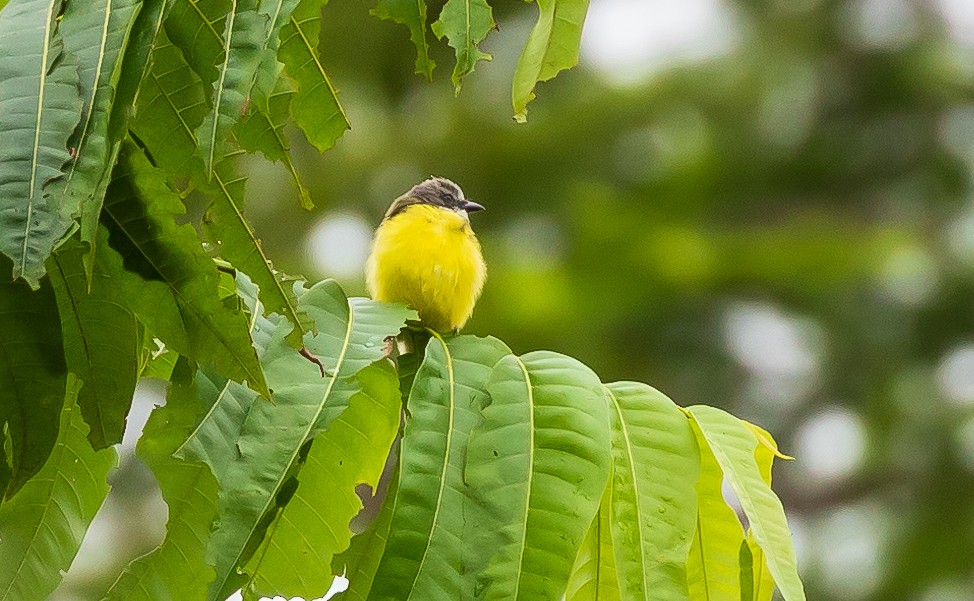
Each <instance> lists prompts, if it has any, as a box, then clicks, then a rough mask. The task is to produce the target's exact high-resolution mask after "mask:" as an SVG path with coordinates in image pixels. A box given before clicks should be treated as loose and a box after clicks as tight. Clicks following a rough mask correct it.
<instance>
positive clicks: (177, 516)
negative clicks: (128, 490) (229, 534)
mask: <svg viewBox="0 0 974 601" xmlns="http://www.w3.org/2000/svg"><path fill="white" fill-rule="evenodd" d="M188 371H189V370H188V369H187V368H186V366H185V364H182V365H181V366H180V367H179V368H177V374H178V375H177V376H176V377H175V379H176V380H177V383H176V384H175V385H174V386H173V387H172V388H171V389H170V391H169V395H168V399H167V401H166V405H165V406H163V407H156V408H155V409H154V410H153V412H152V415H150V416H149V421H148V422H146V425H145V429H144V430H143V432H142V437H141V438H140V439H139V444H138V447H136V453H137V454H138V456H139V458H140V459H141V460H142V461H144V462H145V463H146V465H148V466H149V468H150V469H151V470H152V473H153V474H155V477H156V480H157V481H158V482H159V488H160V489H161V490H162V496H163V498H164V499H165V500H166V504H167V505H168V506H169V520H168V522H167V523H166V538H165V539H164V540H163V542H162V544H161V545H160V546H159V547H157V548H156V549H154V550H153V551H152V552H150V553H148V554H146V555H143V556H142V557H140V558H138V559H136V560H134V561H132V562H131V563H130V564H129V565H128V567H126V569H125V571H124V572H122V574H121V575H120V576H119V578H118V580H117V581H116V582H115V584H113V585H112V587H111V589H110V590H109V591H108V594H107V595H106V598H105V599H106V601H157V600H159V599H172V600H176V599H202V598H204V597H205V595H206V589H207V585H208V584H209V582H210V580H212V579H213V568H211V567H210V566H208V565H206V561H205V556H206V543H207V540H208V534H209V530H210V524H211V522H212V521H213V518H214V517H215V516H216V500H217V483H216V480H215V479H214V478H213V475H212V474H211V473H210V470H209V469H208V468H207V467H206V466H205V465H203V464H201V463H198V462H193V461H186V460H183V459H177V458H175V457H173V453H174V451H175V450H176V449H177V448H178V447H179V445H180V444H181V443H182V442H183V441H184V440H185V438H186V436H187V435H188V433H189V432H190V430H191V429H192V427H193V425H194V423H195V421H196V420H197V419H198V418H199V416H200V414H202V413H203V412H204V410H205V407H203V405H202V403H201V402H200V399H199V397H198V396H197V395H196V392H195V390H194V388H193V386H192V384H191V383H190V382H189V381H188V380H189V377H190V374H189V373H186V372H188Z"/></svg>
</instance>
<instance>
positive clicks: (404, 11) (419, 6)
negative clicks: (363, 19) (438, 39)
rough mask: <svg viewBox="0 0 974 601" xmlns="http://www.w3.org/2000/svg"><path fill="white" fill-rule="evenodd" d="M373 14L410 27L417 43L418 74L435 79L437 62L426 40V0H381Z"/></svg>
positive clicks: (410, 33)
mask: <svg viewBox="0 0 974 601" xmlns="http://www.w3.org/2000/svg"><path fill="white" fill-rule="evenodd" d="M369 12H370V13H371V14H373V15H375V16H376V17H379V18H380V19H385V20H387V21H394V22H396V23H399V24H401V25H405V26H406V27H408V28H409V39H410V40H412V42H413V44H415V45H416V74H417V75H423V76H425V77H426V79H427V80H429V81H433V69H434V68H435V67H436V63H435V62H433V59H432V58H430V45H429V42H428V41H426V27H427V26H426V2H425V0H379V2H378V4H376V6H375V8H373V9H372V10H371V11H369Z"/></svg>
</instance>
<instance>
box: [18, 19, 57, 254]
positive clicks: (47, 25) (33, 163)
mask: <svg viewBox="0 0 974 601" xmlns="http://www.w3.org/2000/svg"><path fill="white" fill-rule="evenodd" d="M54 4H55V2H54V0H51V1H50V2H48V4H47V17H46V19H45V21H44V47H43V49H42V50H41V76H40V83H39V86H38V92H37V121H36V123H35V125H34V148H33V149H32V154H31V159H30V182H29V186H30V187H29V189H28V193H27V219H26V225H25V226H24V245H23V246H22V247H21V251H20V272H21V273H24V272H25V271H27V247H28V246H29V244H28V243H29V242H30V239H31V237H30V225H31V222H32V221H33V219H32V217H33V216H34V184H35V182H36V181H37V166H38V165H37V155H38V154H39V153H40V145H41V119H42V117H43V115H44V88H45V86H46V85H47V55H48V52H49V51H50V49H51V21H52V19H51V15H52V13H53V11H54Z"/></svg>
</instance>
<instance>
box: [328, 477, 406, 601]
mask: <svg viewBox="0 0 974 601" xmlns="http://www.w3.org/2000/svg"><path fill="white" fill-rule="evenodd" d="M398 489H399V469H398V468H395V469H394V470H393V472H392V477H391V478H390V479H389V485H388V488H387V492H386V496H385V498H384V499H383V500H382V507H381V508H380V509H379V515H377V516H376V517H375V519H374V520H373V521H372V523H371V524H369V527H368V528H366V529H365V531H364V532H361V533H359V534H356V535H355V536H353V537H352V541H351V543H350V544H349V546H348V549H347V550H346V551H345V552H344V553H342V554H341V555H336V556H335V558H334V559H333V560H332V562H331V569H332V573H334V574H345V577H346V578H348V588H347V589H346V590H345V591H344V592H342V593H339V594H338V595H336V596H335V597H334V598H341V599H350V600H352V599H354V600H355V601H365V600H366V599H367V598H368V596H369V591H371V590H372V583H373V582H375V576H376V572H377V571H378V570H379V563H380V562H381V561H382V555H383V554H384V553H385V550H386V542H387V541H388V540H389V531H390V530H391V528H392V515H393V514H394V513H395V512H396V499H397V498H398V497H397V495H396V491H397V490H398Z"/></svg>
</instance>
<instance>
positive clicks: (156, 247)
mask: <svg viewBox="0 0 974 601" xmlns="http://www.w3.org/2000/svg"><path fill="white" fill-rule="evenodd" d="M148 199H151V202H149V201H148ZM184 211H185V208H184V207H183V204H182V202H181V201H180V200H179V198H178V197H177V196H176V195H175V194H174V193H173V192H172V191H170V190H169V188H167V187H166V183H165V180H164V179H163V176H162V174H161V173H160V172H159V171H158V170H156V169H153V168H152V167H151V166H150V165H149V162H148V160H147V159H146V157H145V155H143V153H142V152H141V151H139V150H138V149H137V148H135V147H134V145H132V144H126V148H125V149H124V150H123V152H122V157H121V162H120V163H119V166H118V167H117V168H116V173H115V176H114V179H113V180H112V183H111V185H110V186H109V190H108V195H107V197H106V200H105V223H106V225H107V226H108V231H109V238H108V245H109V246H110V247H111V248H106V249H105V251H106V252H107V253H109V255H110V257H109V258H107V259H106V271H107V272H108V273H110V274H111V275H112V279H113V286H114V288H115V289H116V291H117V298H119V300H120V302H123V303H125V304H126V305H127V306H128V307H129V308H131V309H132V310H133V311H134V312H135V314H136V315H138V316H139V319H140V320H141V321H142V322H143V323H145V324H146V326H147V327H148V328H149V330H150V331H152V332H153V334H154V335H156V336H158V337H159V338H160V339H161V340H162V341H163V342H165V344H166V346H168V347H171V348H173V349H174V350H176V351H178V352H179V353H180V354H182V355H185V356H188V357H190V358H192V359H194V360H195V361H197V362H199V363H203V364H205V363H208V362H211V361H212V362H214V363H215V364H216V367H217V369H218V370H220V372H221V373H223V374H225V375H226V376H228V377H230V378H232V379H234V380H236V381H238V382H244V381H246V382H248V383H249V384H250V386H251V387H252V388H253V389H254V390H255V391H257V392H259V393H260V394H263V395H265V396H267V397H268V398H269V397H270V393H269V391H268V389H267V384H266V382H265V380H264V374H263V372H262V371H261V368H260V365H259V364H258V361H257V356H256V353H255V352H254V349H253V347H252V346H251V339H250V336H249V334H248V330H247V318H246V316H245V315H244V313H243V312H241V311H239V310H238V308H237V307H228V306H227V305H226V304H225V303H223V302H222V301H221V300H220V298H219V296H218V287H219V274H218V272H217V270H216V267H215V265H214V264H213V261H212V260H211V259H210V258H209V257H208V256H207V255H206V253H205V252H204V250H203V248H202V246H201V245H200V242H199V238H198V237H197V234H196V230H195V229H193V226H192V225H190V224H184V225H177V223H176V220H175V218H176V216H177V215H180V214H182V213H183V212H184Z"/></svg>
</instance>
